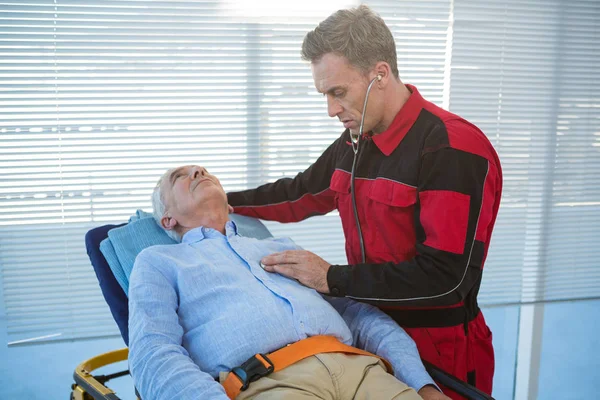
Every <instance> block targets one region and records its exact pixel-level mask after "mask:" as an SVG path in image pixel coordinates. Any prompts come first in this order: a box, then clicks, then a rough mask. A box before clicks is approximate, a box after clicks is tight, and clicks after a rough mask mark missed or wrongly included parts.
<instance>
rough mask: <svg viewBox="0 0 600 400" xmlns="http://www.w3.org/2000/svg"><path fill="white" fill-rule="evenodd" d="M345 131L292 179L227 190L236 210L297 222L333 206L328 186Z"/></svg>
mask: <svg viewBox="0 0 600 400" xmlns="http://www.w3.org/2000/svg"><path fill="white" fill-rule="evenodd" d="M345 138H347V136H346V132H344V134H342V136H340V138H338V139H337V140H336V141H335V142H333V143H332V144H331V145H330V146H329V147H328V148H327V149H326V150H325V152H323V154H321V156H320V157H319V158H318V159H317V161H315V162H314V163H313V164H312V165H311V166H310V167H308V169H306V171H304V172H300V173H299V174H298V175H296V176H295V177H294V178H293V179H292V178H282V179H279V180H277V181H275V182H273V183H268V184H266V185H262V186H259V187H258V188H256V189H249V190H244V191H241V192H229V193H227V202H228V203H229V204H230V205H231V206H233V208H234V212H235V213H236V214H242V215H247V216H250V217H255V218H260V219H264V220H269V221H278V222H298V221H302V220H303V219H306V218H308V217H311V216H313V215H323V214H327V213H328V212H330V211H332V210H333V209H335V193H334V192H333V191H332V190H331V189H330V188H329V184H330V180H331V175H332V174H333V171H334V169H335V161H336V158H337V155H338V154H340V150H341V149H342V148H343V146H347V145H346V142H345Z"/></svg>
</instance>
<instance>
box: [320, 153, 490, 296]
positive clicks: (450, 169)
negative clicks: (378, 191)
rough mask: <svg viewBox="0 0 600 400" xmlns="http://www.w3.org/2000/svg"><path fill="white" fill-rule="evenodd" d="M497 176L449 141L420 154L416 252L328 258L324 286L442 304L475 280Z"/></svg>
mask: <svg viewBox="0 0 600 400" xmlns="http://www.w3.org/2000/svg"><path fill="white" fill-rule="evenodd" d="M500 190H501V176H500V173H499V170H498V169H497V168H496V167H495V166H494V164H493V163H491V162H489V161H488V160H487V159H485V158H484V157H481V156H479V155H476V154H471V153H468V152H464V151H460V150H457V149H453V148H449V147H446V148H441V149H435V150H432V151H429V152H426V153H424V154H423V155H422V157H421V166H420V172H419V179H418V186H417V194H418V198H417V202H416V205H415V230H416V256H415V257H414V258H412V259H410V260H407V261H404V262H400V263H394V262H388V263H382V264H357V265H335V266H332V267H331V268H330V269H329V271H328V274H327V281H328V284H329V288H330V291H331V292H332V293H333V294H335V295H336V296H349V297H352V298H355V299H358V300H362V301H373V302H375V303H379V302H384V303H385V304H386V305H391V306H393V305H400V306H408V305H410V306H448V305H453V304H456V303H458V302H460V301H462V300H464V299H465V297H466V295H467V294H468V293H469V291H470V290H471V289H472V288H474V287H476V286H477V285H478V284H479V282H480V280H481V272H482V267H483V262H484V259H485V253H486V251H487V244H488V243H489V239H490V237H491V228H492V226H493V223H494V219H495V215H496V213H497V210H498V203H499V193H500Z"/></svg>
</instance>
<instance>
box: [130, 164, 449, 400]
mask: <svg viewBox="0 0 600 400" xmlns="http://www.w3.org/2000/svg"><path fill="white" fill-rule="evenodd" d="M153 208H154V213H155V218H156V220H157V222H159V223H160V225H161V226H162V227H163V228H164V229H166V230H167V231H168V232H171V233H174V236H175V237H177V238H181V243H179V244H175V245H166V246H165V245H162V246H154V247H150V248H148V249H146V250H144V251H143V252H142V253H140V254H139V256H138V257H137V259H136V262H135V266H134V269H133V272H132V274H131V278H130V287H129V307H130V319H129V332H130V353H129V363H130V370H131V374H132V376H133V379H134V382H135V384H136V386H137V388H138V390H139V391H140V393H141V395H142V398H143V399H144V400H151V399H168V400H171V399H178V400H182V399H209V398H210V399H226V398H228V396H229V397H230V398H234V397H235V396H236V395H237V392H239V391H240V390H241V389H242V386H246V385H245V384H246V383H249V386H248V387H247V388H245V390H242V391H241V392H240V393H239V395H237V398H238V399H248V398H255V399H306V398H320V399H367V398H377V399H402V400H409V399H418V398H420V397H419V395H418V394H417V393H416V392H415V390H413V389H411V388H410V387H409V386H412V387H414V388H416V389H417V390H418V392H419V394H420V395H421V396H422V397H424V398H429V399H443V398H446V397H445V396H444V395H443V394H442V393H441V392H439V391H438V390H437V389H436V388H435V386H433V382H432V380H431V378H430V377H429V376H428V375H427V373H426V372H425V370H424V368H423V365H422V363H421V361H420V358H419V355H418V353H417V350H416V347H415V344H414V342H413V341H412V340H411V339H410V337H409V336H408V335H407V334H406V333H405V332H404V331H403V330H402V329H401V328H400V327H399V326H398V325H397V324H396V323H395V322H394V321H393V320H392V319H390V318H389V317H388V316H386V315H385V314H384V313H382V312H380V311H379V310H378V309H377V308H375V307H372V306H369V305H366V304H361V303H357V302H353V301H351V300H347V299H327V300H326V299H324V298H323V297H322V296H321V295H320V294H319V293H317V292H316V291H315V290H313V289H309V288H307V287H305V286H302V285H301V284H299V283H298V282H296V281H295V280H292V279H290V278H287V277H285V276H282V275H278V274H272V273H267V272H265V271H264V270H263V268H262V267H261V265H260V259H261V258H262V257H264V256H265V255H267V254H271V253H273V252H275V251H284V250H297V249H298V246H296V245H295V244H294V243H293V242H292V241H291V240H289V239H268V240H257V239H252V238H246V237H241V236H239V235H238V234H237V233H236V226H235V224H234V223H233V222H232V221H229V206H228V204H227V196H226V194H225V192H224V190H223V188H222V187H221V184H220V183H219V180H218V179H217V178H216V177H215V176H213V175H211V174H209V173H208V172H207V171H206V169H204V168H202V167H199V166H184V167H180V168H176V169H172V170H169V171H167V173H165V175H163V177H161V179H160V180H159V182H158V184H157V186H156V189H155V191H154V193H153ZM353 344H354V345H356V346H358V347H360V348H362V349H365V350H366V351H361V350H358V349H357V348H354V347H351V345H353ZM367 352H369V353H367ZM370 353H375V354H377V356H379V357H382V358H385V359H387V360H389V363H390V364H391V366H392V367H393V370H394V373H395V377H394V376H393V375H391V374H389V373H387V372H386V370H385V368H386V367H385V365H384V361H382V359H380V358H378V357H376V356H374V355H373V354H370ZM254 355H256V356H254ZM272 365H273V366H274V372H271V370H270V369H271V368H270V367H271V366H272ZM229 371H233V372H229ZM216 378H219V379H220V381H221V383H222V384H223V385H221V384H219V383H218V382H217V381H216V380H215V379H216ZM258 378H260V379H258ZM397 378H398V379H397ZM254 380H255V381H254ZM403 382H406V384H405V383H403ZM407 384H408V385H409V386H407ZM226 391H227V393H226Z"/></svg>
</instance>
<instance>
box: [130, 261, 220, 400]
mask: <svg viewBox="0 0 600 400" xmlns="http://www.w3.org/2000/svg"><path fill="white" fill-rule="evenodd" d="M147 254H148V253H146V252H142V253H141V254H140V255H139V256H138V258H137V259H136V262H135V265H134V268H133V272H132V274H131V279H130V285H129V338H130V339H129V368H130V370H131V375H132V377H133V381H134V383H135V385H136V387H137V389H138V391H139V392H140V394H141V395H142V398H143V399H157V400H160V399H164V400H171V399H182V400H187V399H190V400H191V399H194V400H197V399H208V398H210V399H223V400H226V399H228V397H227V395H226V394H225V390H224V389H223V387H222V386H221V385H220V384H219V383H217V382H216V381H215V380H214V379H213V378H212V377H211V376H210V375H209V374H207V373H205V372H203V371H201V370H200V368H198V366H197V365H196V364H195V363H194V362H193V361H192V359H191V358H190V356H189V354H188V352H187V350H186V349H185V348H184V347H183V346H182V337H183V328H182V327H181V325H180V324H179V318H178V316H177V304H178V300H177V293H176V291H175V283H174V282H173V281H172V280H170V279H168V278H167V277H165V275H163V273H161V272H160V271H159V270H157V269H156V268H155V267H154V266H153V265H152V263H151V262H149V261H150V258H149V257H147Z"/></svg>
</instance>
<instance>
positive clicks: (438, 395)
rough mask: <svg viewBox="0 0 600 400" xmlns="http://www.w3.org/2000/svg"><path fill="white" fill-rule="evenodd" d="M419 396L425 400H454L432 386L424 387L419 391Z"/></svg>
mask: <svg viewBox="0 0 600 400" xmlns="http://www.w3.org/2000/svg"><path fill="white" fill-rule="evenodd" d="M419 396H421V397H422V398H423V400H452V399H451V398H450V397H448V396H446V395H445V394H444V393H442V392H440V391H439V390H437V389H436V388H435V386H432V385H425V386H423V387H422V388H421V389H420V390H419Z"/></svg>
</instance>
